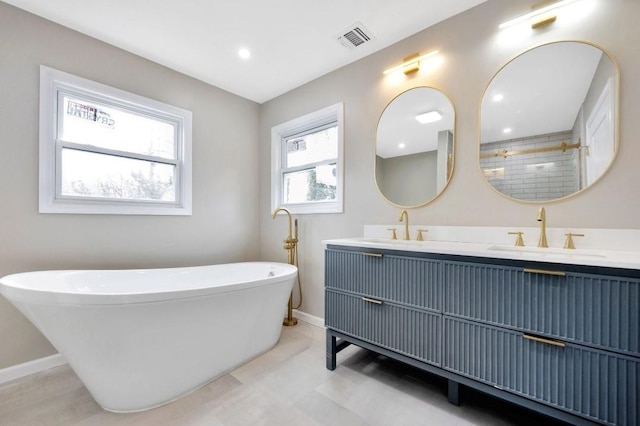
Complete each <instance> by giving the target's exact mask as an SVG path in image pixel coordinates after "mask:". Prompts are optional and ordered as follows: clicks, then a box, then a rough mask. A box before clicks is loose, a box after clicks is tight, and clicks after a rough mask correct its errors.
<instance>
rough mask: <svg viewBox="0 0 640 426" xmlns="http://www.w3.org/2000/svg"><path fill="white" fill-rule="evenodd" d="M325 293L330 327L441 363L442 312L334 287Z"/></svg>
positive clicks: (418, 357) (426, 360)
mask: <svg viewBox="0 0 640 426" xmlns="http://www.w3.org/2000/svg"><path fill="white" fill-rule="evenodd" d="M325 295H326V301H325V303H326V306H327V309H326V318H325V321H326V323H327V327H329V328H332V329H334V330H338V331H341V332H343V333H345V334H348V335H351V336H354V337H357V338H358V339H361V340H364V341H366V342H369V343H373V344H376V345H378V346H380V347H383V348H386V349H390V350H393V351H395V352H398V353H401V354H403V355H407V356H410V357H412V358H415V359H418V360H421V361H424V362H427V363H430V364H433V365H440V364H441V355H440V354H441V347H442V346H441V340H440V339H441V333H442V323H441V319H442V316H441V315H439V314H434V313H431V312H427V311H421V310H418V309H410V308H404V307H402V306H399V305H397V304H393V303H387V302H382V303H374V302H372V301H367V300H365V299H363V298H362V297H358V296H354V295H350V294H344V293H340V292H335V291H331V290H327V291H326V294H325Z"/></svg>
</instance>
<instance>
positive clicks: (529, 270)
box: [524, 268, 566, 277]
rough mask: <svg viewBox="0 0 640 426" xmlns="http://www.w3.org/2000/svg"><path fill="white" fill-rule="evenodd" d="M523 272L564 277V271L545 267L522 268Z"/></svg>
mask: <svg viewBox="0 0 640 426" xmlns="http://www.w3.org/2000/svg"><path fill="white" fill-rule="evenodd" d="M524 272H528V273H530V274H543V275H555V276H556V277H564V276H565V275H566V273H564V272H562V271H549V270H546V269H531V268H524Z"/></svg>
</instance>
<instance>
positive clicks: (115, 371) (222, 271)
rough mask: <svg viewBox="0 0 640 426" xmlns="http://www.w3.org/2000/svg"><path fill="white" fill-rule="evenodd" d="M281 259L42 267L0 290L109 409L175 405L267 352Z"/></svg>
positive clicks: (279, 300) (274, 336) (288, 274)
mask: <svg viewBox="0 0 640 426" xmlns="http://www.w3.org/2000/svg"><path fill="white" fill-rule="evenodd" d="M296 271H297V269H296V267H295V266H291V265H287V264H284V263H266V262H264V263H263V262H250V263H235V264H227V265H213V266H200V267H189V268H171V269H147V270H119V271H46V272H28V273H22V274H14V275H8V276H6V277H4V278H1V279H0V291H1V292H2V295H3V296H4V297H6V298H7V299H8V300H9V301H10V302H11V303H13V304H14V305H15V306H16V307H17V308H18V309H19V310H20V311H21V312H22V313H23V314H24V315H25V316H26V317H27V318H29V320H31V321H32V322H33V323H34V324H35V325H36V327H38V329H39V330H40V331H41V332H42V333H43V334H44V335H45V336H46V337H47V338H48V339H49V340H50V341H51V343H52V344H53V345H54V346H55V347H56V349H57V350H58V351H59V352H60V353H61V354H62V355H63V356H64V357H65V358H66V359H67V361H68V362H69V365H70V366H71V367H72V368H73V370H74V371H75V372H76V373H77V375H78V376H79V377H80V379H81V380H82V382H83V383H84V384H85V386H86V387H87V389H88V390H89V392H91V395H93V397H94V398H95V400H96V401H97V402H98V403H99V404H100V405H101V406H102V407H103V408H104V409H105V410H109V411H115V412H131V411H142V410H147V409H150V408H154V407H157V406H159V405H162V404H166V403H168V402H171V401H173V400H175V399H177V398H180V397H181V396H183V395H185V394H187V393H189V392H191V391H193V390H195V389H197V388H199V387H200V386H202V385H204V384H206V383H208V382H210V381H211V380H213V379H215V378H217V377H219V376H221V375H223V374H225V373H226V372H228V371H230V370H232V369H234V368H235V367H238V366H240V365H242V364H244V363H246V362H247V361H249V360H250V359H252V358H255V357H256V356H258V355H260V354H262V353H263V352H266V351H267V350H269V349H271V348H272V347H273V346H274V345H275V344H276V343H277V341H278V339H279V337H280V331H281V330H282V319H283V313H284V310H285V307H286V304H287V301H288V298H289V294H290V292H291V289H292V286H293V282H294V279H295V276H296Z"/></svg>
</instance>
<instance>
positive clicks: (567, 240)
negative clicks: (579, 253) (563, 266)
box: [564, 232, 584, 250]
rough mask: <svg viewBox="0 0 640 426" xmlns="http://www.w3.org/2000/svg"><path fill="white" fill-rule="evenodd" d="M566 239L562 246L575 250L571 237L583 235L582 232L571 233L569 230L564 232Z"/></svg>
mask: <svg viewBox="0 0 640 426" xmlns="http://www.w3.org/2000/svg"><path fill="white" fill-rule="evenodd" d="M564 235H565V236H566V237H567V239H566V241H565V242H564V248H566V249H571V250H575V248H576V245H575V244H574V243H573V237H584V234H573V233H571V232H569V233H568V234H564Z"/></svg>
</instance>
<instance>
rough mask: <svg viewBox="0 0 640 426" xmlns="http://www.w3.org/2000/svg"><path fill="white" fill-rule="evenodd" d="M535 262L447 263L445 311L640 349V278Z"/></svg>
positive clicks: (628, 349)
mask: <svg viewBox="0 0 640 426" xmlns="http://www.w3.org/2000/svg"><path fill="white" fill-rule="evenodd" d="M533 266H534V267H508V266H498V265H491V264H487V263H475V262H451V261H450V262H446V263H445V264H444V276H445V286H444V288H445V302H444V303H445V313H446V314H448V315H452V316H456V317H460V318H465V319H470V320H477V321H482V322H484V323H487V324H493V325H498V326H504V327H507V328H512V329H516V330H521V331H526V332H531V333H534V334H543V335H545V336H548V337H550V338H555V339H561V340H564V341H571V342H574V343H579V344H584V345H588V346H593V347H597V348H601V349H605V350H614V351H617V352H620V353H626V354H629V355H636V356H637V355H638V354H640V317H639V315H640V311H639V310H638V304H639V303H640V280H638V279H634V278H621V277H619V276H612V275H608V274H607V273H606V272H607V271H606V270H603V271H602V272H604V273H603V274H602V275H600V274H593V273H590V274H589V273H580V272H572V271H566V270H565V267H564V266H563V265H554V266H552V267H549V269H539V268H536V267H535V265H533Z"/></svg>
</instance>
